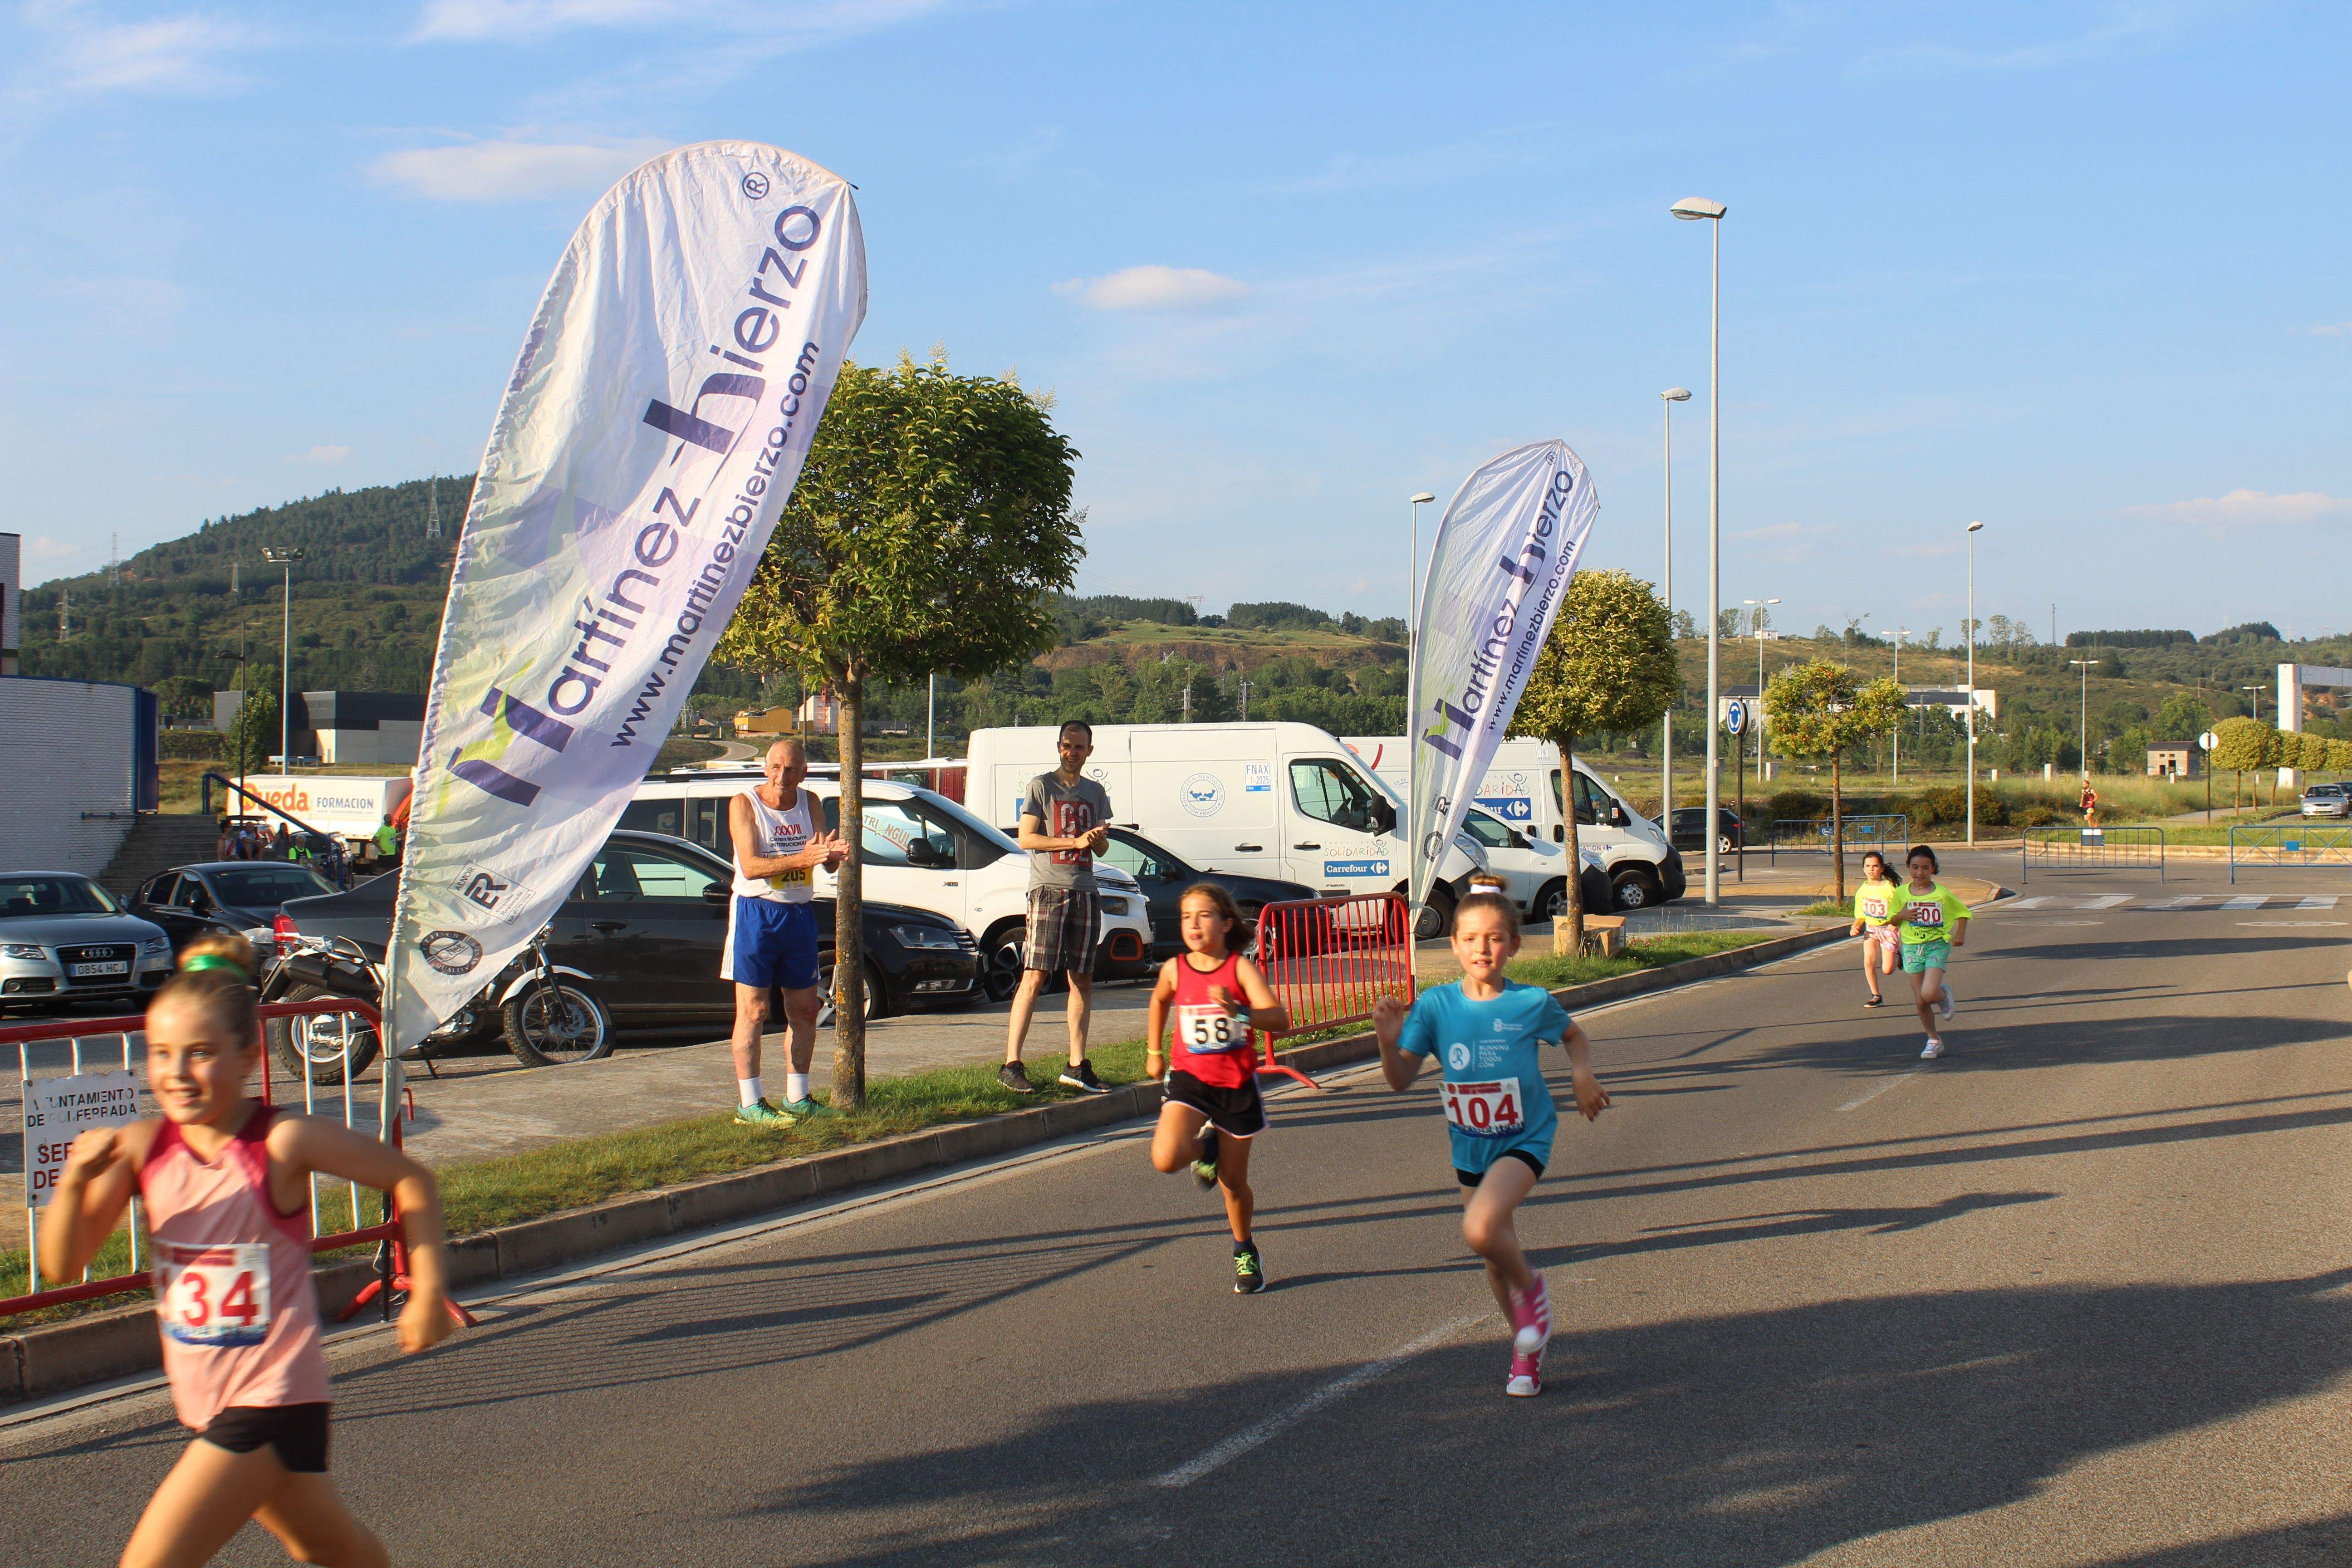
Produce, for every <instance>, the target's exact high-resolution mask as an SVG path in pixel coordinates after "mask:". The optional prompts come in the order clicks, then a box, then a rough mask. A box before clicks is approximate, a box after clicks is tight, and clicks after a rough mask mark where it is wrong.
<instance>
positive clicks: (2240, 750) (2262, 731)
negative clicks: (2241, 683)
mask: <svg viewBox="0 0 2352 1568" xmlns="http://www.w3.org/2000/svg"><path fill="white" fill-rule="evenodd" d="M2269 733H2270V726H2269V725H2267V724H2265V723H2263V721H2261V720H2259V719H2250V718H2248V717H2246V715H2244V714H2242V713H2241V714H2239V715H2238V716H2237V717H2235V718H2233V719H2224V720H2222V721H2221V722H2220V723H2218V724H2216V725H2214V726H2213V751H2212V754H2211V755H2210V756H2209V757H2207V758H2206V759H2205V765H2206V766H2207V767H2210V768H2227V769H2229V770H2230V773H2231V779H2230V809H2231V810H2232V811H2235V810H2237V809H2238V807H2239V805H2241V804H2242V803H2241V801H2240V798H2239V795H2240V792H2241V791H2242V789H2243V787H2244V785H2245V782H2246V773H2247V772H2248V770H2250V769H2253V768H2259V767H2261V766H2262V765H2263V752H2266V751H2268V750H2269V749H2270V742H2269V739H2268V736H2269Z"/></svg>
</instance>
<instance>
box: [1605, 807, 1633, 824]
mask: <svg viewBox="0 0 2352 1568" xmlns="http://www.w3.org/2000/svg"><path fill="white" fill-rule="evenodd" d="M1609 826H1612V827H1630V826H1633V824H1632V821H1631V820H1630V819H1629V818H1628V817H1627V816H1625V808H1624V807H1623V806H1622V805H1612V806H1611V807H1610V808H1609Z"/></svg>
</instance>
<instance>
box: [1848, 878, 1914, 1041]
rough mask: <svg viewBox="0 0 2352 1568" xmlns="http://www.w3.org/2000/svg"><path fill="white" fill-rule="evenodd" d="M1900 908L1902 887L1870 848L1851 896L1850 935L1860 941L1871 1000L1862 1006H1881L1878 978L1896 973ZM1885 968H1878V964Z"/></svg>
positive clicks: (1901, 929)
mask: <svg viewBox="0 0 2352 1568" xmlns="http://www.w3.org/2000/svg"><path fill="white" fill-rule="evenodd" d="M1902 908H1903V884H1902V883H1900V882H1898V881H1896V880H1895V873H1894V872H1892V871H1890V870H1888V869H1887V868H1886V857H1885V856H1884V855H1881V854H1880V853H1879V852H1878V851H1877V850H1875V849H1873V850H1872V851H1870V853H1868V854H1867V855H1864V857H1863V858H1862V887H1861V889H1859V890H1858V891H1856V892H1855V894H1854V895H1853V933H1852V934H1853V935H1855V936H1858V937H1860V938H1862V939H1863V942H1862V977H1863V979H1864V980H1866V981H1868V982H1869V983H1870V1000H1869V1001H1867V1002H1864V1004H1863V1005H1864V1006H1865V1007H1884V1006H1885V1005H1886V998H1885V996H1883V995H1881V994H1879V990H1878V977H1879V976H1880V975H1881V974H1892V973H1895V955H1896V953H1897V952H1899V951H1900V950H1901V947H1902V938H1903V928H1902V927H1901V926H1899V925H1897V924H1896V923H1895V917H1896V915H1897V913H1898V912H1899V911H1900V910H1901V909H1902ZM1882 964H1883V965H1885V967H1884V968H1881V967H1880V966H1881V965H1882Z"/></svg>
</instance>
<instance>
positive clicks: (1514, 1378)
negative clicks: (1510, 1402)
mask: <svg viewBox="0 0 2352 1568" xmlns="http://www.w3.org/2000/svg"><path fill="white" fill-rule="evenodd" d="M1503 1392H1504V1393H1505V1394H1509V1395H1510V1396H1511V1397H1512V1398H1513V1399H1533V1398H1534V1397H1535V1396H1536V1395H1537V1394H1541V1393H1542V1392H1543V1352H1541V1351H1538V1352H1536V1353H1535V1354H1533V1355H1521V1354H1519V1353H1518V1352H1517V1351H1513V1352H1511V1380H1510V1381H1509V1382H1508V1383H1506V1384H1503Z"/></svg>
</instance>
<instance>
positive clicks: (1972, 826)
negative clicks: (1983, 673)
mask: <svg viewBox="0 0 2352 1568" xmlns="http://www.w3.org/2000/svg"><path fill="white" fill-rule="evenodd" d="M1983 531H1984V524H1983V523H1981V522H1972V523H1970V524H1969V689H1968V692H1967V698H1968V707H1967V709H1966V710H1965V711H1966V712H1967V714H1968V717H1969V790H1968V794H1969V848H1971V849H1973V848H1975V847H1977V535H1978V534H1979V533H1981V532H1983Z"/></svg>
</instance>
